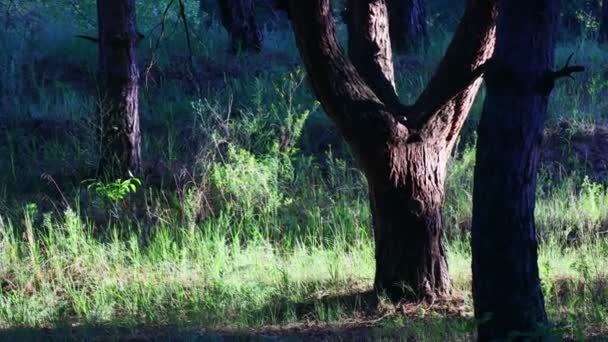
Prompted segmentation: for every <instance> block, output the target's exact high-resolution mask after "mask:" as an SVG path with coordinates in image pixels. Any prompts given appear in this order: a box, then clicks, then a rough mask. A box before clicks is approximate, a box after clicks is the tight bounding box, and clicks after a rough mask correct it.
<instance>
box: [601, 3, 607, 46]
mask: <svg viewBox="0 0 608 342" xmlns="http://www.w3.org/2000/svg"><path fill="white" fill-rule="evenodd" d="M601 13H602V14H601V18H600V36H599V39H600V43H608V0H604V1H603V2H602V12H601Z"/></svg>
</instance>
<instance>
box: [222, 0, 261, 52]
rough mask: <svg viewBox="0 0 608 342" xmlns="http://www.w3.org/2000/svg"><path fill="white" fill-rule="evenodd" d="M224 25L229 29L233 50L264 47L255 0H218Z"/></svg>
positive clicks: (251, 49) (258, 49)
mask: <svg viewBox="0 0 608 342" xmlns="http://www.w3.org/2000/svg"><path fill="white" fill-rule="evenodd" d="M218 6H219V9H220V14H221V18H222V25H223V26H224V28H225V29H226V31H228V34H229V35H230V39H231V49H232V51H233V52H239V51H255V52H259V51H260V50H261V49H262V33H261V31H260V30H259V28H258V25H257V22H256V18H255V4H254V1H253V0H218Z"/></svg>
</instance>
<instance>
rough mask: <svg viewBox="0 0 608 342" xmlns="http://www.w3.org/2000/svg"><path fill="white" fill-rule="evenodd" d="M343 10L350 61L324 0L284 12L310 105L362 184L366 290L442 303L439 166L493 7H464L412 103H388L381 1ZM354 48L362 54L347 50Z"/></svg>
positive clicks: (467, 97)
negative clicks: (367, 230)
mask: <svg viewBox="0 0 608 342" xmlns="http://www.w3.org/2000/svg"><path fill="white" fill-rule="evenodd" d="M350 4H351V6H352V7H351V8H350V9H349V11H352V13H350V14H349V18H351V19H355V20H356V21H357V23H358V25H355V24H356V23H355V22H354V21H353V22H351V24H350V25H352V27H351V29H350V34H351V35H357V36H356V37H350V38H349V41H350V42H351V47H350V50H351V55H352V56H353V59H354V61H353V62H354V63H353V62H351V61H350V60H349V59H347V58H346V56H345V55H344V53H343V51H342V50H341V48H340V44H339V42H338V40H337V38H336V33H335V26H334V20H333V16H332V12H331V6H330V5H331V2H330V1H329V0H307V1H290V2H289V14H290V17H291V19H292V23H293V27H294V31H295V35H296V40H297V43H298V48H299V50H300V54H301V56H302V59H303V61H304V64H305V66H306V70H307V72H308V76H309V77H310V79H311V82H312V85H313V88H314V90H315V93H316V95H317V98H318V99H319V101H320V102H321V104H322V105H323V107H324V109H325V111H326V112H327V114H328V115H329V116H330V117H331V118H332V119H333V120H334V121H335V123H336V125H337V126H338V128H339V129H340V131H341V132H342V134H343V136H344V138H345V139H346V140H347V141H348V143H349V145H350V146H351V149H352V152H353V155H354V156H355V158H356V160H357V161H358V163H359V165H360V166H361V168H362V170H363V172H364V173H365V175H366V177H367V180H368V184H369V195H370V205H371V211H372V216H373V226H374V239H375V241H376V265H377V267H376V280H375V288H376V289H377V290H378V291H385V292H386V293H387V294H388V295H389V297H390V298H391V299H392V300H395V301H398V300H401V299H416V300H420V299H433V298H435V297H440V296H445V295H447V294H449V290H450V289H449V288H450V281H449V275H448V271H447V262H446V257H445V250H444V248H443V245H442V235H443V231H442V227H441V206H442V204H443V193H444V184H443V183H444V179H445V169H446V161H447V156H448V155H449V153H450V151H451V149H452V148H453V146H454V141H455V139H456V137H457V136H458V132H459V131H460V128H461V127H462V123H463V122H464V118H466V116H467V113H468V111H469V109H470V107H471V104H472V100H473V99H474V97H475V95H476V93H477V90H478V89H479V85H480V82H479V76H480V75H481V73H480V72H479V69H480V66H481V65H482V64H483V63H484V62H485V61H486V59H487V58H489V56H490V55H491V53H492V49H493V46H494V44H493V43H494V21H495V7H494V1H482V2H480V1H475V0H471V1H469V6H468V8H467V11H466V12H465V15H464V18H463V21H462V23H461V25H460V26H459V27H458V29H457V31H456V34H455V35H454V39H453V41H452V43H451V44H450V47H449V48H448V51H447V52H446V55H445V57H444V59H443V60H442V62H441V64H440V66H439V67H438V69H437V72H436V74H435V75H434V76H433V78H432V79H431V81H430V82H429V84H428V85H427V88H426V90H425V91H424V92H423V94H422V95H421V97H420V98H419V99H418V100H417V101H416V103H415V104H414V105H413V106H403V105H401V104H400V103H398V104H396V105H393V103H392V101H393V100H392V99H394V98H396V94H395V91H394V88H393V86H392V85H393V84H394V79H393V75H392V67H393V66H392V60H391V58H390V57H389V56H390V54H391V53H390V38H389V36H388V32H387V30H386V22H387V21H388V18H387V16H386V10H385V9H386V4H385V3H384V0H383V1H380V0H361V1H358V0H353V1H351V2H350ZM351 19H349V20H351ZM356 46H358V47H360V49H362V50H360V51H353V50H356V49H357V48H355V47H356ZM365 54H368V55H367V56H366V55H365ZM397 102H398V99H397Z"/></svg>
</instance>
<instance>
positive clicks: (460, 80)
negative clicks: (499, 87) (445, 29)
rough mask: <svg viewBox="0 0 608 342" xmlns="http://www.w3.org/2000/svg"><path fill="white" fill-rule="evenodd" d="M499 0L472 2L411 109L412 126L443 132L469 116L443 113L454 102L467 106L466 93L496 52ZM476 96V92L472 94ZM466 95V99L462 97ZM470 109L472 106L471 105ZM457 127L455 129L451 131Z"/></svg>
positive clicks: (410, 119)
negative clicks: (497, 7)
mask: <svg viewBox="0 0 608 342" xmlns="http://www.w3.org/2000/svg"><path fill="white" fill-rule="evenodd" d="M496 2H497V1H496V0H469V1H468V5H467V9H466V10H465V13H464V16H463V19H462V20H461V22H460V25H459V26H458V29H457V30H456V33H455V34H454V38H453V39H452V42H451V43H450V46H449V47H448V50H447V52H446V54H445V56H444V57H443V59H442V61H441V63H440V64H439V67H438V68H437V71H436V72H435V74H434V75H433V77H432V78H431V80H430V81H429V83H428V84H427V86H426V88H425V90H424V91H423V93H422V94H421V95H420V97H419V98H418V100H417V101H416V103H415V104H414V106H413V108H412V117H411V118H409V120H408V121H409V122H410V125H412V126H413V127H416V128H420V129H421V130H423V131H427V133H430V131H442V130H445V129H450V127H453V123H454V122H455V120H456V121H460V120H461V119H462V117H463V116H466V113H465V112H468V108H464V109H466V111H462V110H461V111H460V112H455V111H454V110H442V109H445V108H449V107H450V106H453V105H454V102H459V103H468V102H470V101H471V100H472V98H471V96H472V95H473V96H472V97H474V94H470V92H469V94H466V93H467V92H466V90H467V89H468V88H471V87H472V86H473V84H474V83H475V82H476V81H477V80H478V79H479V77H481V75H482V74H483V73H484V71H485V69H486V67H487V65H484V63H486V61H487V60H488V59H489V58H490V57H491V55H492V53H493V51H494V41H495V33H496V16H497V9H496ZM473 93H475V92H473ZM465 94H466V95H465ZM463 95H465V96H464V98H460V97H462V96H463ZM469 106H470V105H469ZM454 129H455V128H454V127H453V128H452V131H453V130H454Z"/></svg>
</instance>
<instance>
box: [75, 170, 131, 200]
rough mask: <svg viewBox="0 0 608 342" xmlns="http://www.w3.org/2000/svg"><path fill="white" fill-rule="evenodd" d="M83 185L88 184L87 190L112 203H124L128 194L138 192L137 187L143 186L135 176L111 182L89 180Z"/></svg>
mask: <svg viewBox="0 0 608 342" xmlns="http://www.w3.org/2000/svg"><path fill="white" fill-rule="evenodd" d="M83 183H84V184H87V189H89V190H93V191H94V192H95V193H96V194H98V195H99V196H101V197H103V198H105V199H107V200H109V201H110V202H112V203H118V202H122V201H123V200H124V199H125V198H126V197H127V195H128V194H130V193H135V192H137V187H138V186H141V185H142V182H141V180H140V179H139V178H137V177H134V176H133V175H130V177H129V178H127V179H122V178H118V179H116V180H113V181H110V182H104V181H102V180H97V179H89V180H85V181H83Z"/></svg>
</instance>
